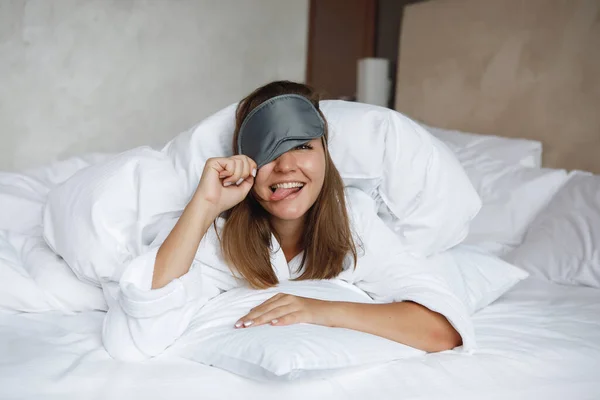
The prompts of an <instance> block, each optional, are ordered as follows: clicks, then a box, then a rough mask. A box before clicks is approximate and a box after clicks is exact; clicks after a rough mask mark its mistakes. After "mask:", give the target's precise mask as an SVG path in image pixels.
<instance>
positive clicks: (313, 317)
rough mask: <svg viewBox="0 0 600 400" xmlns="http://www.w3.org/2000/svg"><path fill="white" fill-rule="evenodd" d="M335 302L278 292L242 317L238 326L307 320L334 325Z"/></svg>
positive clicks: (277, 324)
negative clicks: (332, 322) (333, 309)
mask: <svg viewBox="0 0 600 400" xmlns="http://www.w3.org/2000/svg"><path fill="white" fill-rule="evenodd" d="M333 304H334V302H331V301H325V300H316V299H308V298H306V297H299V296H294V295H291V294H285V293H278V294H276V295H275V296H273V297H271V298H270V299H269V300H267V301H265V302H264V303H262V304H261V305H259V306H257V307H255V308H253V309H252V310H250V312H249V313H248V314H246V315H245V316H244V317H242V318H240V319H239V320H238V321H237V322H236V324H235V327H236V328H249V327H251V326H259V325H264V324H270V325H275V326H285V325H292V324H298V323H301V322H305V323H308V324H315V325H323V326H332V325H331V323H330V321H331V318H330V317H331V312H332V308H333V307H332V306H333Z"/></svg>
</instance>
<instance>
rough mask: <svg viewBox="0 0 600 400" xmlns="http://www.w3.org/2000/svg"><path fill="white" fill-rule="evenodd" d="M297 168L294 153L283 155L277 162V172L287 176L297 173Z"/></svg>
mask: <svg viewBox="0 0 600 400" xmlns="http://www.w3.org/2000/svg"><path fill="white" fill-rule="evenodd" d="M296 167H297V163H296V157H295V156H294V154H293V152H291V151H288V152H286V153H283V154H282V155H280V156H279V158H277V159H276V160H275V171H277V172H280V173H282V174H285V173H287V172H292V171H295V170H296Z"/></svg>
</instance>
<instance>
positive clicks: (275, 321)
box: [271, 319, 279, 325]
mask: <svg viewBox="0 0 600 400" xmlns="http://www.w3.org/2000/svg"><path fill="white" fill-rule="evenodd" d="M278 322H279V321H278V320H276V319H274V320H273V321H271V323H272V324H273V325H275V324H276V323H278Z"/></svg>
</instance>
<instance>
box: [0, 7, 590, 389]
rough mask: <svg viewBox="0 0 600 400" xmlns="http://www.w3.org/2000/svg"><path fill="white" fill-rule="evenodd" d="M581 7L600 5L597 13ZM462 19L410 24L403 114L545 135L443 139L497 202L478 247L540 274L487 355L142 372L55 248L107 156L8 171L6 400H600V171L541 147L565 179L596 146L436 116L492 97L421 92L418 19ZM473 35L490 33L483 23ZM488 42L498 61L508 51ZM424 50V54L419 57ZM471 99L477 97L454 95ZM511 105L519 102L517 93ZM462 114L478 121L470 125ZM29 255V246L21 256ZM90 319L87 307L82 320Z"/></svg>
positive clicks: (0, 371)
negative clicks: (311, 371) (123, 356)
mask: <svg viewBox="0 0 600 400" xmlns="http://www.w3.org/2000/svg"><path fill="white" fill-rule="evenodd" d="M455 1H458V0H455ZM461 1H463V2H464V3H468V6H469V7H470V8H473V9H474V8H476V7H480V8H481V9H480V10H479V11H480V14H483V15H484V16H487V17H490V16H491V17H490V18H491V19H492V21H491V22H494V21H493V19H494V18H495V16H496V13H486V12H485V10H486V9H487V8H486V7H487V6H486V5H477V4H479V3H481V1H480V0H477V1H475V0H461ZM492 3H494V4H499V3H498V2H492ZM532 3H533V2H532ZM535 3H536V4H537V5H538V6H539V5H540V4H542V3H541V0H540V1H538V2H535ZM554 3H555V5H556V4H558V3H557V2H554ZM579 3H581V4H583V3H585V4H586V5H587V6H589V7H591V4H592V3H593V2H590V1H588V2H582V1H580V2H579ZM545 4H551V2H546V3H545ZM560 4H562V5H561V7H562V6H565V7H566V6H567V5H566V4H567V3H564V2H563V3H560ZM430 7H431V8H439V10H441V11H440V12H442V13H441V14H439V13H435V12H432V11H431V10H430V9H429V8H430ZM498 7H500V5H498ZM446 8H452V4H451V2H449V1H427V2H423V3H422V4H417V5H413V6H410V8H409V11H410V12H407V13H405V15H408V17H409V23H408V24H406V22H407V21H405V23H404V24H403V26H405V28H404V29H406V30H408V31H409V33H411V31H412V33H411V34H410V35H403V37H402V41H403V53H402V54H404V56H405V58H404V60H401V61H402V62H400V63H399V68H400V70H401V71H404V72H403V74H404V75H402V74H401V76H400V77H401V78H402V79H400V80H399V83H400V84H399V86H398V88H397V90H398V94H399V95H401V96H397V99H400V100H403V101H399V102H398V104H399V106H402V105H403V104H404V105H406V104H411V107H412V108H410V107H408V108H406V109H402V110H401V111H405V112H408V113H410V115H412V116H413V117H416V118H419V119H422V120H423V121H424V122H426V123H430V124H436V125H437V126H446V127H451V126H452V127H454V128H462V129H465V130H468V129H471V128H470V127H471V126H474V127H473V128H472V129H473V130H480V131H482V132H487V133H495V134H498V135H501V136H513V137H526V138H529V139H533V140H509V139H505V138H501V137H490V136H481V135H464V133H462V132H456V131H449V130H444V129H437V130H436V129H435V128H432V129H431V132H432V133H433V134H434V135H435V136H438V138H440V139H442V140H443V141H444V142H446V144H447V145H448V146H449V147H450V148H451V149H452V150H453V151H455V152H456V154H457V156H458V159H459V160H460V161H461V163H462V164H463V166H464V167H465V169H466V170H467V173H468V175H469V178H470V179H471V181H472V182H473V184H474V186H476V189H477V191H478V192H479V194H480V196H481V197H482V199H483V203H484V209H483V211H482V212H481V213H480V214H479V215H478V217H477V219H476V220H474V223H473V224H471V227H470V230H471V234H470V236H469V237H467V239H466V243H467V244H469V245H474V246H479V247H480V248H482V249H485V250H486V251H491V252H494V253H496V254H497V255H501V256H503V257H505V258H506V259H507V260H508V261H510V262H512V263H514V264H515V265H518V266H520V267H522V268H524V269H526V270H527V271H528V272H529V273H530V274H531V277H529V278H527V279H525V280H524V281H521V282H520V283H518V284H517V285H516V286H515V287H513V288H512V289H510V290H509V291H508V292H506V293H505V294H504V295H503V296H501V297H500V298H499V299H498V300H496V301H495V302H493V303H492V304H491V305H489V306H487V307H485V308H483V309H482V310H480V311H478V312H477V313H476V314H475V315H474V316H473V321H474V326H475V336H476V340H477V344H478V348H477V350H476V351H475V352H474V353H473V354H464V353H460V352H459V351H448V352H444V353H438V354H429V355H425V356H417V357H415V358H410V359H404V360H396V361H393V362H389V363H386V364H378V365H371V366H369V367H361V368H355V369H351V370H350V369H349V370H344V371H342V372H339V371H338V372H337V373H336V374H332V373H327V374H323V375H322V376H319V377H317V378H312V379H300V380H295V381H291V382H283V381H279V382H276V381H257V380H251V379H247V378H243V377H241V376H238V375H235V374H232V373H230V372H227V371H224V370H222V369H219V368H216V367H210V366H207V365H204V364H201V363H198V362H194V361H191V360H190V359H187V358H183V357H179V356H175V355H173V354H169V352H167V353H166V354H164V355H161V356H158V357H156V358H154V359H152V360H150V361H146V362H141V363H125V362H120V361H116V360H114V359H113V358H111V357H110V356H109V355H108V353H107V352H106V351H105V349H104V347H103V345H102V342H101V327H102V321H103V319H104V315H105V313H104V312H103V311H92V310H93V309H95V308H97V309H102V308H103V307H105V306H106V304H105V303H104V298H103V297H102V295H101V291H100V295H98V296H96V297H93V296H92V297H90V296H87V297H85V304H81V299H82V298H83V297H82V296H81V294H82V293H87V292H88V291H87V289H86V285H85V284H84V283H82V282H80V281H78V280H77V279H76V278H75V275H73V273H72V272H71V271H70V270H69V269H68V268H67V267H66V264H65V263H64V262H61V261H60V260H59V259H58V258H57V257H56V256H55V255H54V254H53V253H52V251H51V250H50V249H49V248H48V247H47V246H46V244H45V243H44V240H43V239H42V237H41V234H42V226H41V216H42V209H43V207H44V204H45V201H46V198H47V195H48V192H49V191H50V190H51V189H52V188H53V187H54V186H55V185H57V184H59V183H61V182H63V181H64V180H65V179H67V178H68V177H69V176H71V175H72V174H73V173H74V172H76V171H78V170H80V169H82V168H84V167H86V166H89V165H90V164H93V163H96V162H100V161H102V160H105V159H106V156H104V155H98V154H96V155H88V156H83V157H79V158H73V159H70V160H67V161H64V162H61V163H55V164H53V165H51V166H46V167H41V168H38V169H37V170H34V171H28V172H24V173H3V172H0V399H40V398H44V399H61V400H63V399H131V398H142V399H155V398H156V399H162V398H177V399H186V398H190V399H192V398H193V399H197V398H201V399H234V398H240V399H241V398H250V399H255V398H256V399H258V398H261V399H281V398H284V399H286V400H292V399H306V398H309V399H317V398H323V399H361V400H363V399H403V400H405V399H422V400H433V399H461V400H466V399H556V400H559V399H560V400H562V399H571V400H587V399H589V400H595V399H600V176H598V175H591V174H590V175H587V174H581V173H579V174H570V175H568V179H569V180H567V172H566V171H565V170H558V169H547V168H541V158H542V157H541V156H542V147H541V146H542V145H541V143H540V141H539V140H541V141H543V142H544V144H545V145H548V144H549V145H548V146H547V148H549V149H550V150H551V151H552V154H551V156H552V157H551V160H550V161H552V162H551V163H550V164H548V162H547V160H546V164H545V165H547V166H552V167H553V168H564V167H569V166H571V165H575V164H574V163H573V162H569V163H563V162H559V161H561V160H563V159H564V157H563V156H565V157H566V156H567V155H568V156H569V157H570V160H571V161H573V158H578V159H579V158H581V160H578V161H582V164H581V165H590V168H588V169H590V170H593V171H594V172H596V173H598V172H599V171H600V170H598V169H597V167H594V168H595V169H594V168H592V166H597V165H598V164H597V159H598V158H597V154H598V151H600V150H599V149H598V147H597V146H596V147H595V149H594V147H593V146H588V148H587V150H586V151H583V152H578V153H574V152H572V151H571V149H568V148H566V147H565V146H561V144H562V143H563V142H562V141H560V140H558V139H557V138H550V137H547V138H546V137H544V136H542V135H541V134H540V135H533V132H530V131H527V132H524V134H523V135H520V134H517V133H515V132H517V130H518V129H519V128H520V127H521V125H522V123H523V121H519V120H518V119H511V118H502V119H501V120H502V121H504V123H505V124H511V125H512V128H513V130H508V131H507V134H506V135H504V134H503V132H501V131H498V129H500V128H502V129H504V128H506V126H504V125H502V126H500V125H498V124H496V123H495V122H496V121H497V120H500V119H494V118H488V119H485V118H484V119H485V121H483V122H482V121H478V123H477V124H475V125H476V126H475V125H469V121H471V120H472V118H471V116H472V115H471V114H472V113H466V112H465V113H454V114H452V115H451V116H450V114H451V113H448V115H446V113H445V111H446V110H450V108H449V107H448V105H447V104H442V106H441V107H440V109H441V111H439V110H438V113H437V115H435V113H434V114H431V113H432V112H434V111H435V110H436V108H435V107H431V103H427V102H426V101H424V100H423V99H426V98H428V99H429V100H430V101H431V98H434V99H435V100H440V101H443V100H444V99H446V100H448V99H450V100H449V101H450V103H456V104H463V103H464V104H468V102H465V101H462V100H461V101H456V99H457V98H458V99H465V98H466V99H469V98H470V96H473V98H477V97H476V96H475V94H476V93H474V91H473V90H471V88H470V86H468V83H469V82H468V81H467V80H465V82H461V83H460V85H459V84H457V85H456V87H455V86H453V85H443V84H437V85H433V86H432V85H430V86H427V85H425V84H421V83H419V82H420V81H419V79H421V78H422V80H423V82H429V79H431V76H437V77H443V76H445V75H444V74H440V73H438V72H439V71H438V70H437V69H436V70H435V71H433V72H431V71H428V70H427V68H425V67H424V66H435V65H437V64H436V63H435V62H433V61H435V60H433V61H432V59H431V58H432V57H435V56H436V54H437V53H436V54H431V52H427V54H426V57H425V59H423V60H420V59H419V58H418V57H416V56H417V55H419V54H421V53H419V52H418V50H419V49H423V48H426V47H427V46H423V45H422V42H420V41H419V40H420V39H422V38H424V37H429V36H427V35H421V34H416V33H419V32H415V31H414V30H415V29H416V27H426V26H427V25H426V24H424V23H423V20H416V19H415V18H416V17H420V18H423V19H424V20H425V22H427V21H429V23H430V24H434V25H433V26H436V25H435V24H437V23H438V22H439V20H438V19H436V18H437V17H436V15H437V16H438V17H439V16H440V15H442V16H443V15H446V14H444V13H446V12H447V11H448V10H447V9H446ZM534 8H535V7H534ZM419 10H422V11H423V12H422V13H420V12H419ZM456 10H459V8H456ZM530 11H531V10H530ZM534 11H535V10H534ZM462 14H465V15H464V16H465V18H467V17H468V16H469V15H467V14H468V13H461V15H462ZM488 14H489V15H488ZM509 14H510V16H509V17H507V18H512V16H513V14H512V13H509ZM534 14H535V15H537V14H536V13H534ZM585 14H586V13H580V14H578V15H585ZM432 16H433V17H432ZM434 17H436V18H434ZM440 18H441V17H440ZM473 18H475V19H478V18H483V17H482V15H479V14H478V15H475V16H473ZM534 19H535V18H534ZM442 20H445V19H443V18H442ZM478 21H479V20H478ZM536 21H537V19H536ZM448 23H449V22H448ZM497 24H499V25H501V26H503V24H504V23H503V22H502V21H497ZM492 25H493V24H490V27H489V29H490V31H491V30H492V28H491V26H492ZM444 26H445V25H444ZM460 26H463V27H466V26H469V25H468V24H460ZM473 26H476V27H483V26H486V27H487V25H485V24H481V23H479V22H477V23H476V24H475V25H473ZM406 27H408V28H406ZM478 29H479V28H478ZM486 29H487V28H486ZM440 32H441V31H440ZM443 36H444V37H445V38H447V39H448V40H452V37H453V35H451V34H448V35H443ZM472 36H473V37H475V36H476V35H472ZM431 37H433V36H431ZM417 39H418V40H417ZM415 40H416V41H415ZM436 40H437V39H436ZM440 43H441V42H440ZM461 43H462V42H461ZM481 43H482V44H483V43H485V46H486V51H487V50H489V51H494V50H493V49H488V46H487V42H485V41H482V42H481ZM590 43H591V42H590ZM411 44H412V45H411ZM444 47H446V48H450V46H447V45H444ZM411 49H412V51H413V52H416V53H414V54H412V55H411V56H410V57H408V56H406V55H407V54H410V51H411ZM586 54H587V53H586ZM442 56H445V55H444V54H443V52H440V55H439V57H442ZM452 57H454V55H452ZM466 61H468V60H466ZM407 63H408V64H409V65H408V66H407V65H406V64H407ZM472 64H473V65H474V66H479V64H478V63H472ZM411 65H412V67H411ZM443 65H446V64H443ZM469 65H471V64H469ZM415 71H417V72H422V73H423V76H420V75H418V76H417V75H415V73H416V72H415ZM450 75H452V76H454V75H453V74H450ZM452 76H449V79H450V78H452ZM498 81H499V82H502V81H501V80H498ZM413 84H414V85H413ZM403 85H404V88H403ZM406 85H413V86H414V87H415V88H429V89H431V87H434V88H436V89H439V90H441V91H442V94H443V95H442V94H440V95H436V96H429V92H427V93H425V95H424V96H422V98H419V97H418V96H417V94H418V93H417V94H416V93H415V91H414V90H413V91H411V90H410V87H409V88H408V89H407V88H406ZM464 88H467V89H469V90H467V94H464V93H463V94H462V97H460V96H454V94H455V93H460V90H461V89H464ZM475 92H476V91H475ZM590 92H591V91H590ZM477 93H478V92H477ZM542 93H543V90H542ZM494 95H495V96H496V95H497V92H496V91H494ZM465 96H466V97H465ZM506 96H510V93H507V94H506ZM415 99H421V100H423V101H421V100H419V101H414V100H415ZM500 100H502V99H500ZM500 100H498V102H499V101H500ZM504 100H506V101H505V102H504V103H506V104H510V98H509V99H504ZM434 103H435V104H438V103H436V102H435V101H434ZM480 103H483V102H480ZM575 103H576V102H573V104H575ZM440 104H441V103H440ZM486 104H487V103H486ZM438 105H439V104H438ZM432 110H433V111H432ZM548 110H549V111H548V113H552V112H553V111H552V110H553V109H552V108H548ZM572 114H573V113H572ZM456 115H459V116H462V118H463V121H462V122H463V124H462V125H461V124H460V123H459V122H461V121H458V122H457V121H456V120H455V117H456ZM444 117H447V118H446V119H445V118H444ZM538 117H539V116H538ZM575 117H576V115H575V114H573V118H575ZM498 118H500V117H498ZM561 118H562V117H561ZM538 119H539V120H544V118H542V117H539V118H538ZM592 122H593V121H591V120H590V123H592ZM486 123H488V124H489V125H488V126H487V127H486V126H485V124H486ZM498 126H500V128H498V129H495V128H496V127H498ZM480 127H481V129H479V128H480ZM209 128H210V126H209ZM488 128H489V129H488ZM492 128H494V129H492ZM542 128H543V127H542ZM540 129H541V128H540ZM541 130H542V131H545V130H544V129H541ZM519 132H520V131H519ZM586 132H591V133H594V132H597V130H596V131H594V130H593V129H588V130H586ZM525 133H527V134H525ZM538 133H539V132H538ZM590 143H591V142H590ZM592 153H593V154H592ZM574 154H577V155H576V156H575V155H574ZM580 154H582V156H581V157H579V155H580ZM545 158H547V156H546V155H545ZM584 159H585V160H584ZM583 161H587V162H585V163H583ZM577 165H579V164H577ZM574 176H575V178H573V177H574ZM192 181H193V179H192ZM196 182H197V180H196ZM574 205H577V207H574ZM8 239H10V240H8ZM15 244H18V245H19V246H17V247H11V246H13V245H15ZM553 281H554V282H553ZM5 304H11V305H13V306H14V307H13V309H19V310H21V311H29V312H15V311H11V309H10V307H4V308H3V307H2V306H3V305H5ZM77 309H84V310H85V311H82V312H77V313H72V312H70V311H72V310H77Z"/></svg>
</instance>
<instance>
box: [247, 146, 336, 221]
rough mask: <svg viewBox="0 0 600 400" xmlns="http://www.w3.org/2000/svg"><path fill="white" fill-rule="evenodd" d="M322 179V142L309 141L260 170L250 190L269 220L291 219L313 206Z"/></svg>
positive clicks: (323, 167)
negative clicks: (267, 214)
mask: <svg viewBox="0 0 600 400" xmlns="http://www.w3.org/2000/svg"><path fill="white" fill-rule="evenodd" d="M324 180H325V149H324V148H323V141H322V140H321V139H313V140H311V141H310V142H308V143H306V144H305V145H301V146H299V147H296V148H295V149H293V150H290V151H288V152H286V153H284V154H282V155H281V156H280V157H279V158H277V159H276V160H274V161H271V162H270V163H268V164H266V165H264V166H263V167H262V168H260V169H259V170H258V173H257V175H256V178H255V180H254V186H253V188H252V190H253V191H254V195H255V197H256V199H257V200H258V202H259V203H260V204H261V205H262V207H263V208H264V209H265V210H267V212H269V214H271V215H272V216H273V217H275V218H278V219H281V220H295V219H298V218H301V217H303V216H304V214H306V212H307V211H308V210H309V209H310V207H312V205H313V204H314V203H315V201H316V200H317V197H318V196H319V193H320V192H321V188H322V187H323V181H324Z"/></svg>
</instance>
